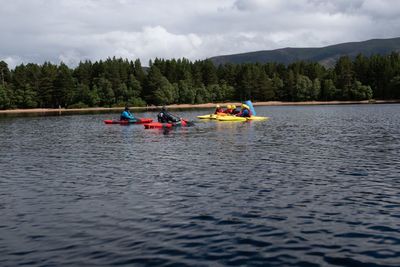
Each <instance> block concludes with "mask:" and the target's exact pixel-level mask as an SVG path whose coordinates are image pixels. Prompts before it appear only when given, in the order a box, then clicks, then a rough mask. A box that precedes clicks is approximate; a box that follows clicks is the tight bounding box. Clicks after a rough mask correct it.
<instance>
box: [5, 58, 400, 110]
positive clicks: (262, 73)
mask: <svg viewBox="0 0 400 267" xmlns="http://www.w3.org/2000/svg"><path fill="white" fill-rule="evenodd" d="M247 99H250V100H252V101H255V102H257V101H313V100H316V101H330V100H366V99H400V55H399V53H395V52H393V53H391V54H390V55H385V56H381V55H373V56H370V57H365V56H363V55H361V54H360V55H358V56H357V57H355V58H354V59H352V58H350V57H348V56H343V57H341V58H339V59H338V60H337V62H336V64H335V66H334V67H332V68H325V67H323V66H322V65H321V64H319V63H313V62H304V61H300V62H296V63H292V64H290V65H287V66H286V65H284V64H279V63H265V64H260V63H246V64H223V65H219V66H216V65H214V64H213V63H212V62H211V61H210V60H198V61H194V62H192V61H190V60H188V59H185V58H183V59H168V60H165V59H158V58H157V59H154V60H153V61H150V62H149V66H148V67H143V66H142V64H141V62H140V60H139V59H136V60H135V61H132V60H128V59H121V58H115V57H114V58H108V59H106V60H100V61H96V62H91V61H84V62H80V63H79V64H78V65H77V66H76V67H74V68H70V67H69V66H67V65H66V64H64V63H60V64H52V63H50V62H45V63H44V64H42V65H38V64H33V63H29V64H26V65H25V64H21V65H18V66H16V67H15V68H14V69H9V67H8V65H7V63H6V62H4V61H0V109H15V108H59V107H63V108H84V107H113V106H121V107H122V106H125V105H129V106H146V105H166V104H198V103H210V102H225V101H244V100H247Z"/></svg>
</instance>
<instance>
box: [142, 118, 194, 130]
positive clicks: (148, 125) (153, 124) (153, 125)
mask: <svg viewBox="0 0 400 267" xmlns="http://www.w3.org/2000/svg"><path fill="white" fill-rule="evenodd" d="M187 124H188V123H187V122H186V121H184V120H182V121H181V122H180V123H161V122H150V123H145V124H143V126H144V128H145V129H171V128H174V127H180V126H188V125H187Z"/></svg>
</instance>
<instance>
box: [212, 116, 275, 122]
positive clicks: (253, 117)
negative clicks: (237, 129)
mask: <svg viewBox="0 0 400 267" xmlns="http://www.w3.org/2000/svg"><path fill="white" fill-rule="evenodd" d="M268 119H269V118H268V117H262V116H251V117H236V116H225V117H218V120H219V121H265V120H268Z"/></svg>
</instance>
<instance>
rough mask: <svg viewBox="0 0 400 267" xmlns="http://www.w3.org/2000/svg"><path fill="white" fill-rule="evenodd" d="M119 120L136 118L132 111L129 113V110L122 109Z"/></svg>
mask: <svg viewBox="0 0 400 267" xmlns="http://www.w3.org/2000/svg"><path fill="white" fill-rule="evenodd" d="M120 120H136V118H135V116H133V114H132V113H130V112H129V111H126V110H124V111H123V112H122V113H121V117H120Z"/></svg>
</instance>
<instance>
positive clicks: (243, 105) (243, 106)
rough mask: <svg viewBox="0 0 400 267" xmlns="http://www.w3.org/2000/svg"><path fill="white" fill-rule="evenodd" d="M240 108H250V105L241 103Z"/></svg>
mask: <svg viewBox="0 0 400 267" xmlns="http://www.w3.org/2000/svg"><path fill="white" fill-rule="evenodd" d="M242 108H247V109H250V107H249V106H248V105H246V104H242Z"/></svg>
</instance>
